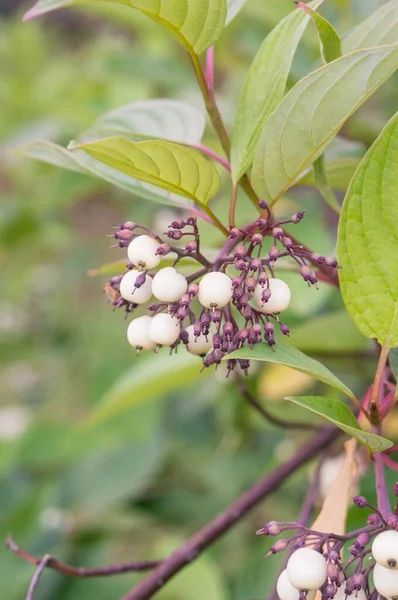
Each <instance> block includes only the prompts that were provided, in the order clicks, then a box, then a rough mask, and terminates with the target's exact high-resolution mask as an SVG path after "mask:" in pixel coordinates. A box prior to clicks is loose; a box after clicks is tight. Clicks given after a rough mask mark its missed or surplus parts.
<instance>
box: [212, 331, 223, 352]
mask: <svg viewBox="0 0 398 600" xmlns="http://www.w3.org/2000/svg"><path fill="white" fill-rule="evenodd" d="M221 346H222V337H221V335H220V334H219V333H216V334H215V335H214V337H213V348H215V349H216V350H218V349H219V348H221Z"/></svg>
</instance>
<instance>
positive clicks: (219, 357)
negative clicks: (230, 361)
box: [212, 348, 225, 365]
mask: <svg viewBox="0 0 398 600" xmlns="http://www.w3.org/2000/svg"><path fill="white" fill-rule="evenodd" d="M212 354H213V356H214V362H215V363H216V365H219V364H220V362H221V361H222V359H223V358H224V356H225V354H224V352H223V351H222V350H220V349H219V348H217V349H216V350H214V352H213V353H212Z"/></svg>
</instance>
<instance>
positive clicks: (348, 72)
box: [252, 44, 398, 205]
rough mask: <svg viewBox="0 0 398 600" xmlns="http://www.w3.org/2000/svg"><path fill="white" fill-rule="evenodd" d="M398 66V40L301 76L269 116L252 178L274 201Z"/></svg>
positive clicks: (265, 198)
mask: <svg viewBox="0 0 398 600" xmlns="http://www.w3.org/2000/svg"><path fill="white" fill-rule="evenodd" d="M397 67H398V45H397V44H394V45H392V46H381V47H379V48H369V49H367V50H359V51H358V52H354V53H353V54H348V55H346V56H342V57H341V58H339V59H337V60H335V61H333V62H331V63H329V64H327V65H325V66H323V67H321V68H320V69H317V70H316V71H314V72H312V73H310V75H308V76H307V77H304V79H301V81H299V82H298V83H297V84H296V85H295V86H294V88H293V89H292V90H291V91H290V92H289V93H288V94H287V96H285V98H284V99H283V100H282V102H281V103H280V104H279V106H278V107H277V108H276V110H275V111H274V112H273V113H272V115H271V116H270V118H269V119H268V121H267V124H266V126H265V129H264V131H263V134H262V137H261V140H260V143H259V145H258V148H257V153H256V157H255V160H254V165H253V171H252V183H253V187H254V189H255V191H256V192H257V194H258V195H259V196H260V197H261V198H263V199H264V200H266V201H267V202H268V203H269V204H270V205H273V204H274V203H275V202H276V201H277V200H278V198H279V197H280V196H281V195H282V194H283V193H284V192H285V191H286V190H287V189H288V188H289V187H290V186H291V185H292V183H293V182H294V181H295V180H296V179H297V178H298V176H299V175H300V174H301V173H302V172H303V171H304V169H306V168H307V167H308V166H309V165H310V164H312V163H313V162H314V160H315V159H316V158H318V156H320V154H322V152H323V150H324V149H325V147H326V146H327V144H328V143H329V142H330V141H331V139H332V138H333V137H334V136H335V135H336V133H337V132H338V130H339V129H340V127H341V126H342V125H343V123H344V122H345V121H346V120H347V119H348V118H349V117H350V116H351V115H352V114H353V113H354V112H355V111H356V110H357V109H358V108H359V107H360V106H361V105H362V104H363V103H364V102H365V100H367V98H369V96H371V94H372V93H373V92H374V91H375V90H376V89H377V88H378V87H380V85H381V84H382V83H383V82H384V81H386V79H388V77H390V75H391V74H392V73H393V72H394V71H395V70H396V69H397Z"/></svg>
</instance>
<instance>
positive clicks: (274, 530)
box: [264, 521, 282, 535]
mask: <svg viewBox="0 0 398 600" xmlns="http://www.w3.org/2000/svg"><path fill="white" fill-rule="evenodd" d="M265 532H266V533H265ZM281 532H282V528H281V526H280V524H279V523H278V521H270V522H269V523H267V524H266V525H264V534H265V535H279V534H280V533H281Z"/></svg>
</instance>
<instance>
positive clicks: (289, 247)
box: [282, 237, 293, 250]
mask: <svg viewBox="0 0 398 600" xmlns="http://www.w3.org/2000/svg"><path fill="white" fill-rule="evenodd" d="M282 244H283V245H284V246H285V248H286V250H293V242H292V240H291V239H290V237H284V238H283V239H282Z"/></svg>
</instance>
